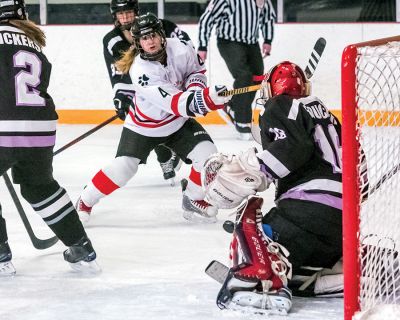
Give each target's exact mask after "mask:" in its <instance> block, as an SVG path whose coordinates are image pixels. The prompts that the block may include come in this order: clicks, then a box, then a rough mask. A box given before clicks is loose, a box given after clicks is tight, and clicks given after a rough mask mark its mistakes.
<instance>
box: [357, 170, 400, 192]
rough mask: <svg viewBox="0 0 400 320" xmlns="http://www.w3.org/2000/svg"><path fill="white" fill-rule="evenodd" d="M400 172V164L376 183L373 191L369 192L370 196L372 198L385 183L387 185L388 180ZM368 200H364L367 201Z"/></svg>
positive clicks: (372, 188)
mask: <svg viewBox="0 0 400 320" xmlns="http://www.w3.org/2000/svg"><path fill="white" fill-rule="evenodd" d="M399 170H400V163H399V164H397V165H395V166H394V167H393V168H392V169H390V170H389V171H388V172H386V173H385V174H384V175H383V176H382V178H380V179H379V180H378V182H377V183H375V184H374V185H373V186H372V187H371V189H369V190H368V196H370V195H371V194H373V193H374V192H376V191H377V190H378V189H379V188H380V187H381V185H382V184H383V183H385V182H386V181H387V180H389V179H390V178H392V177H393V176H394V175H395V174H396V173H397V172H399ZM366 199H367V198H365V199H363V200H366Z"/></svg>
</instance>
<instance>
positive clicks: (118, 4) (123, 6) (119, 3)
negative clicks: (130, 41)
mask: <svg viewBox="0 0 400 320" xmlns="http://www.w3.org/2000/svg"><path fill="white" fill-rule="evenodd" d="M128 10H133V13H134V15H135V16H136V15H138V14H139V3H138V1H137V0H111V3H110V13H111V15H112V17H113V19H114V23H115V25H116V26H118V27H121V29H123V30H129V29H130V28H131V27H132V24H129V25H124V26H121V24H120V23H119V21H118V19H117V12H121V11H128Z"/></svg>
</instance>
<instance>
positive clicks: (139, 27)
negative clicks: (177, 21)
mask: <svg viewBox="0 0 400 320" xmlns="http://www.w3.org/2000/svg"><path fill="white" fill-rule="evenodd" d="M150 33H157V34H159V35H160V36H161V39H162V40H161V50H160V51H158V52H157V53H153V54H149V53H146V52H144V50H143V49H142V47H141V45H140V38H141V37H143V36H145V35H148V34H150ZM131 34H132V37H133V39H134V42H135V45H136V47H137V48H138V49H139V52H140V56H141V57H142V58H143V59H145V60H151V61H154V60H159V59H160V58H161V57H162V56H163V55H165V52H166V51H165V44H166V36H165V31H164V28H163V25H162V23H161V21H160V20H159V19H158V18H157V17H156V16H155V15H154V14H153V13H150V12H147V13H146V14H143V15H141V16H139V17H136V19H135V21H134V22H133V25H132V28H131Z"/></svg>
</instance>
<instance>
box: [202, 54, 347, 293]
mask: <svg viewBox="0 0 400 320" xmlns="http://www.w3.org/2000/svg"><path fill="white" fill-rule="evenodd" d="M265 92H266V95H267V96H268V99H267V100H266V101H264V111H263V112H262V113H261V114H260V117H259V124H260V133H261V144H262V149H263V150H262V151H259V152H257V150H255V149H254V148H252V149H250V150H248V151H246V152H244V153H241V154H239V155H234V156H231V157H227V156H225V155H223V154H219V155H215V156H213V157H211V158H210V159H209V160H208V162H207V163H206V165H205V171H204V177H206V185H207V187H206V189H207V190H206V198H205V199H206V200H207V201H208V202H210V203H211V204H213V205H215V206H217V207H218V208H234V207H236V206H237V205H239V204H240V203H241V202H242V201H243V200H244V199H246V198H247V197H248V196H250V195H254V194H255V193H256V192H258V191H263V190H265V189H266V188H267V186H268V185H269V184H270V183H274V184H275V187H276V193H275V205H276V206H275V207H274V208H272V209H271V210H270V211H269V212H268V213H266V214H264V216H263V217H262V223H263V227H262V228H261V224H260V225H259V226H260V228H259V230H258V231H257V233H258V235H260V234H263V235H267V236H268V237H269V239H270V240H271V239H272V241H276V242H279V244H281V245H283V246H284V247H285V248H287V249H288V251H289V252H290V256H289V261H290V263H291V264H292V267H293V272H294V274H301V273H302V269H303V268H302V267H303V266H310V267H318V268H328V269H330V268H332V267H333V266H334V265H335V264H336V263H337V262H338V261H339V260H340V258H341V256H342V169H341V168H342V165H341V125H340V123H339V120H338V119H337V118H336V117H335V116H334V115H333V114H332V113H330V112H329V110H328V109H327V108H326V107H325V105H324V104H323V103H322V101H321V100H320V99H318V98H317V97H315V96H311V95H310V84H309V82H308V80H307V78H306V76H305V74H304V72H303V70H302V69H301V68H300V67H299V66H297V65H295V64H294V63H291V62H289V61H284V62H282V63H280V64H278V65H276V66H275V67H274V68H272V69H271V71H270V72H269V74H268V78H267V79H266V86H265ZM266 95H264V96H266ZM218 163H219V166H218V165H217V164H218ZM215 167H216V168H217V170H213V168H215ZM218 167H220V168H219V169H218ZM212 171H214V173H215V171H217V173H216V174H214V176H213V175H212V174H210V173H212ZM207 177H210V178H209V181H207ZM261 203H262V202H261ZM252 205H253V207H254V201H249V203H248V206H252ZM256 209H258V210H260V209H261V208H260V207H257V208H256ZM243 210H244V209H243ZM253 210H254V208H253ZM244 211H245V212H244V214H243V218H241V220H240V221H239V225H246V224H249V221H251V220H252V219H250V220H247V219H246V217H247V216H248V215H249V214H250V213H249V212H247V211H248V210H247V209H246V210H244ZM250 215H251V214H250ZM253 216H254V213H253ZM253 218H254V217H253ZM259 222H261V221H259ZM253 224H254V220H253ZM250 229H251V227H250ZM241 230H242V231H243V230H244V229H243V228H241ZM246 232H247V231H246V230H244V231H243V233H244V234H245V235H246ZM235 233H237V232H235ZM261 238H262V237H261ZM253 240H254V239H253ZM260 242H262V241H261V240H260ZM254 245H255V244H254V243H248V246H249V247H250V248H252V247H254ZM256 251H257V250H256ZM244 254H245V253H244ZM250 260H251V261H250V262H249V261H247V264H250V265H253V264H256V262H255V261H254V260H256V259H255V258H254V259H250ZM239 264H240V261H239ZM245 265H246V263H245ZM237 268H238V269H239V270H240V269H241V268H242V267H241V266H240V265H237ZM335 272H336V274H335V277H333V278H332V279H331V280H329V281H327V282H325V286H322V288H321V286H320V285H321V284H323V283H324V282H323V281H320V282H319V283H315V288H317V287H318V290H321V289H322V292H327V291H329V290H331V289H332V290H339V289H340V288H342V285H343V282H342V281H343V277H342V275H341V270H340V269H339V271H337V270H336V271H335ZM238 274H239V276H240V272H239V271H238ZM247 277H248V278H247V280H248V279H251V278H253V280H257V279H259V277H258V275H257V274H253V276H252V275H251V274H250V275H249V274H247ZM315 278H316V279H318V277H315ZM255 282H257V281H255ZM315 293H317V291H315Z"/></svg>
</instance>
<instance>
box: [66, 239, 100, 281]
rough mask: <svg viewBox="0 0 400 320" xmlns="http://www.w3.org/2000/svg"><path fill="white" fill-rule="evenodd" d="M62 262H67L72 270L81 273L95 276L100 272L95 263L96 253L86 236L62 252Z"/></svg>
mask: <svg viewBox="0 0 400 320" xmlns="http://www.w3.org/2000/svg"><path fill="white" fill-rule="evenodd" d="M64 260H65V261H67V262H69V264H70V266H71V268H72V269H73V270H75V271H78V272H81V273H88V274H96V273H100V272H101V269H100V267H99V265H98V264H97V262H96V252H95V251H94V249H93V247H92V243H91V242H90V240H89V239H88V238H87V237H86V236H85V237H82V238H81V239H80V240H79V241H78V242H77V243H76V244H73V245H72V246H70V247H69V248H68V249H67V250H65V251H64Z"/></svg>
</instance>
